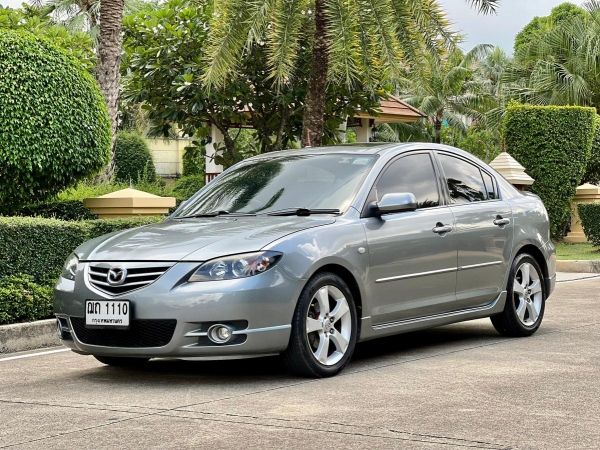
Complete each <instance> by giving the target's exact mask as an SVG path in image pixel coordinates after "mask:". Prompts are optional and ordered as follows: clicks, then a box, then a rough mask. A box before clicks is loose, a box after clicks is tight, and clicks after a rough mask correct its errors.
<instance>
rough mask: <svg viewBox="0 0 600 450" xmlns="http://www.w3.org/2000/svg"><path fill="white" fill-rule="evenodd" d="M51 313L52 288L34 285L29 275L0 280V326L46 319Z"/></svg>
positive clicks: (12, 276)
mask: <svg viewBox="0 0 600 450" xmlns="http://www.w3.org/2000/svg"><path fill="white" fill-rule="evenodd" d="M52 311H53V297H52V287H50V286H41V285H39V284H37V283H35V282H34V280H33V277H31V276H29V275H22V274H19V275H11V276H9V277H5V278H0V325H3V324H7V323H16V322H28V321H32V320H39V319H47V318H49V317H51V316H52Z"/></svg>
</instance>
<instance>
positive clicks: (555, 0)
mask: <svg viewBox="0 0 600 450" xmlns="http://www.w3.org/2000/svg"><path fill="white" fill-rule="evenodd" d="M23 1H24V0H0V4H1V5H3V6H11V7H18V6H20V5H21V3H23ZM438 1H439V2H440V3H441V4H442V5H443V7H444V8H445V10H446V11H447V13H448V15H449V16H450V19H451V20H452V22H453V23H454V26H455V28H456V29H457V30H459V31H461V32H462V33H463V34H466V40H465V42H464V43H463V45H462V47H463V48H464V49H465V50H470V49H471V48H473V46H474V45H476V44H493V45H498V46H500V47H502V48H503V49H504V50H506V52H508V53H509V54H512V48H513V42H514V38H515V36H516V34H517V33H518V32H519V31H520V30H521V29H522V28H523V27H524V26H525V25H526V24H527V23H529V21H530V20H531V19H533V18H534V17H535V16H547V15H548V14H550V10H551V9H552V8H554V7H555V6H556V5H558V4H560V3H562V2H563V1H564V0H500V8H499V10H498V14H495V15H489V16H483V15H480V14H478V13H477V11H476V10H475V9H474V8H471V7H470V6H469V4H468V2H467V1H466V0H438ZM571 3H575V4H579V5H581V4H582V3H584V0H571Z"/></svg>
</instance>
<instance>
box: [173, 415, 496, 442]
mask: <svg viewBox="0 0 600 450" xmlns="http://www.w3.org/2000/svg"><path fill="white" fill-rule="evenodd" d="M179 411H182V412H189V413H193V414H203V415H209V416H219V415H220V416H228V417H236V418H246V419H255V420H273V421H281V422H304V423H306V424H312V425H314V424H315V422H314V421H311V420H306V419H298V418H294V419H285V418H282V417H270V416H251V415H247V414H233V413H221V412H210V411H194V410H192V409H178V410H176V411H175V412H179ZM177 417H179V416H177ZM319 423H322V424H326V425H333V426H340V427H348V428H364V429H367V430H375V431H377V430H383V431H388V432H390V433H395V434H406V435H409V436H415V437H421V438H431V439H440V440H448V441H460V442H466V443H469V444H482V445H489V446H492V447H493V448H495V449H497V448H500V449H505V448H508V447H505V446H504V445H501V444H495V443H493V442H487V441H476V440H473V439H463V438H455V437H451V436H438V435H435V434H424V433H415V432H412V431H401V430H395V429H393V428H384V427H369V426H365V425H357V424H353V423H344V422H324V421H322V420H321V421H319Z"/></svg>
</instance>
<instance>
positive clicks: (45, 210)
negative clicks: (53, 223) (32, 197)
mask: <svg viewBox="0 0 600 450" xmlns="http://www.w3.org/2000/svg"><path fill="white" fill-rule="evenodd" d="M18 215H19V216H35V217H46V218H51V219H61V220H92V219H96V215H95V214H94V213H92V212H91V211H90V210H89V209H87V208H86V207H85V206H83V203H82V202H80V201H79V200H65V201H58V200H57V201H53V202H46V203H37V204H34V205H27V206H25V207H23V208H21V209H20V210H19V211H18Z"/></svg>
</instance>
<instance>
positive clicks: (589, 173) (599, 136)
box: [583, 116, 600, 184]
mask: <svg viewBox="0 0 600 450" xmlns="http://www.w3.org/2000/svg"><path fill="white" fill-rule="evenodd" d="M583 182H586V183H592V184H598V183H600V116H596V132H595V133H594V141H593V143H592V152H591V155H590V160H589V162H588V165H587V170H586V172H585V176H584V177H583Z"/></svg>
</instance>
